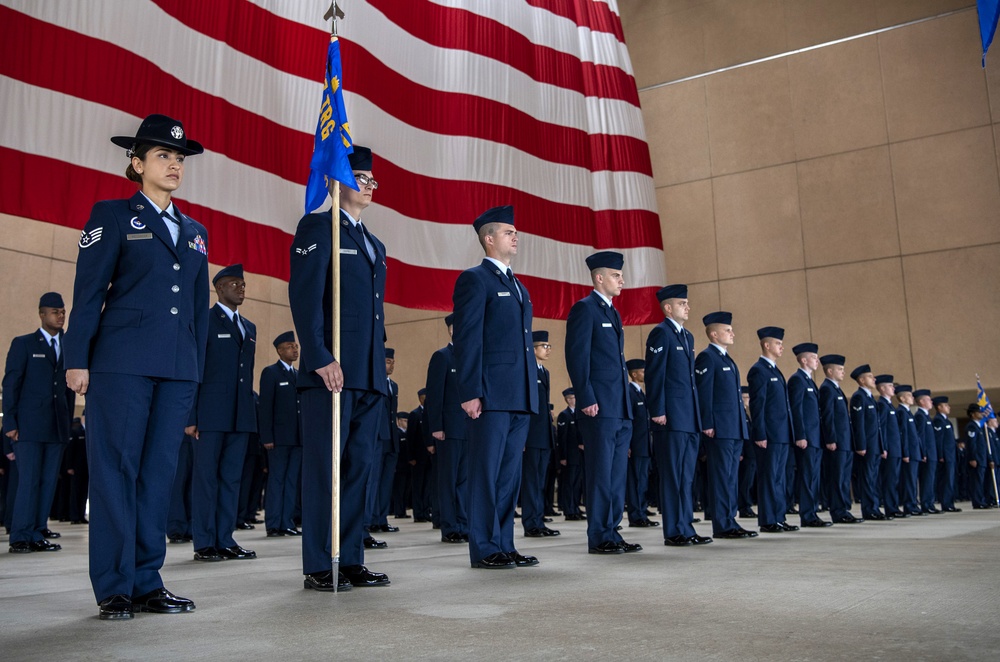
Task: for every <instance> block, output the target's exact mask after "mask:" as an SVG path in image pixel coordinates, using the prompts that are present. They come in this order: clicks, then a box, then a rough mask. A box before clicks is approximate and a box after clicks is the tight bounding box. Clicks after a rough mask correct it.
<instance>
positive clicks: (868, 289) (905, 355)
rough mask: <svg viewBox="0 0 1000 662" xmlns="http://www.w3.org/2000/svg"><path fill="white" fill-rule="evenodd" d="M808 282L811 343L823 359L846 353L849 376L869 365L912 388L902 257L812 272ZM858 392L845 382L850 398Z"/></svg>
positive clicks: (853, 385) (878, 372) (851, 384)
mask: <svg viewBox="0 0 1000 662" xmlns="http://www.w3.org/2000/svg"><path fill="white" fill-rule="evenodd" d="M806 278H807V281H808V296H809V315H810V318H811V320H812V328H813V331H814V332H813V338H812V340H813V342H815V343H817V344H819V349H820V354H843V355H844V356H845V357H847V365H846V368H847V371H848V373H850V371H851V370H853V369H854V368H855V367H856V366H858V365H860V364H862V363H870V364H871V366H872V370H874V371H875V373H876V374H881V373H891V374H892V375H894V376H895V378H896V380H897V381H900V382H904V383H913V382H912V378H913V369H912V366H911V362H910V344H909V327H908V324H907V317H906V301H907V298H908V296H907V297H904V293H903V274H902V267H901V264H900V260H899V258H891V259H887V260H872V261H868V262H859V263H854V264H844V265H838V266H833V267H824V268H821V269H810V270H809V271H808V272H807V274H806ZM908 290H909V288H907V294H908ZM854 388H855V384H854V383H853V382H848V383H845V386H844V390H845V391H847V392H848V393H850V392H852V391H853V390H854Z"/></svg>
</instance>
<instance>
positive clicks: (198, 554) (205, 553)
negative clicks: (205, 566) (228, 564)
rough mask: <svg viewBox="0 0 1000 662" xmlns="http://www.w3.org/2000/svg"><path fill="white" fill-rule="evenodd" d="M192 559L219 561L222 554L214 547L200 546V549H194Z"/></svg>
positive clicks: (210, 561)
mask: <svg viewBox="0 0 1000 662" xmlns="http://www.w3.org/2000/svg"><path fill="white" fill-rule="evenodd" d="M194 560H195V561H206V562H209V563H212V562H215V561H221V560H222V556H220V555H219V550H217V549H216V548H214V547H202V548H201V549H196V550H194Z"/></svg>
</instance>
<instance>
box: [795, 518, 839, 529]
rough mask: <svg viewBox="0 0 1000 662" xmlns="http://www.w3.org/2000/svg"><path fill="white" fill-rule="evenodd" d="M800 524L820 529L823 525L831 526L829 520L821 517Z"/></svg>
mask: <svg viewBox="0 0 1000 662" xmlns="http://www.w3.org/2000/svg"><path fill="white" fill-rule="evenodd" d="M802 526H804V527H809V528H813V529H821V528H823V527H824V526H833V525H832V524H831V523H830V522H827V521H825V520H821V519H811V520H809V521H808V522H802Z"/></svg>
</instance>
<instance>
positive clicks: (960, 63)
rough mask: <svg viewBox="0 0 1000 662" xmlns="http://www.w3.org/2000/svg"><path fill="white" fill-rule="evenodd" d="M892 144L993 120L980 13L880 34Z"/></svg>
mask: <svg viewBox="0 0 1000 662" xmlns="http://www.w3.org/2000/svg"><path fill="white" fill-rule="evenodd" d="M878 42H879V50H880V52H881V55H882V78H883V81H884V89H885V105H886V118H887V121H888V124H889V139H890V140H891V141H892V142H897V141H900V140H908V139H911V138H917V137H921V136H929V135H934V134H938V133H943V132H945V131H954V130H956V129H965V128H968V127H973V126H980V125H982V124H987V123H989V121H990V112H989V100H988V98H987V94H986V79H985V76H984V75H983V71H982V69H981V67H980V64H979V62H980V58H981V56H982V53H981V52H980V46H979V30H978V27H977V19H976V12H975V11H971V12H962V13H960V14H955V15H954V16H949V17H946V18H941V19H937V20H933V21H927V22H925V23H918V24H916V25H911V26H908V27H905V28H900V29H898V30H891V31H889V32H885V33H882V34H880V35H878Z"/></svg>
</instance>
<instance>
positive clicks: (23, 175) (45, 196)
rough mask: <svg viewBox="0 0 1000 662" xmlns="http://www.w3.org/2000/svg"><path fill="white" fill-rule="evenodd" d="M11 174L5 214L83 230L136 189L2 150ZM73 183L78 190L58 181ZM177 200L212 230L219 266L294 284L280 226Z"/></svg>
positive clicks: (4, 185) (120, 180)
mask: <svg viewBox="0 0 1000 662" xmlns="http://www.w3.org/2000/svg"><path fill="white" fill-rule="evenodd" d="M0 159H2V160H3V163H4V171H5V173H7V172H9V174H5V175H4V176H3V177H0V213H4V214H11V215H12V216H22V217H24V218H30V219H35V220H39V221H45V222H47V223H53V224H55V225H61V226H63V227H68V228H74V229H77V230H79V229H82V228H83V226H84V225H85V224H86V223H87V219H88V218H90V210H91V208H92V207H93V205H94V203H95V202H97V201H98V200H108V199H114V198H130V197H132V196H133V195H135V192H136V190H137V189H136V185H135V184H133V183H132V182H129V181H128V180H126V179H125V176H124V173H125V168H124V166H123V167H122V176H121V177H116V176H114V175H108V174H106V173H103V172H99V171H97V170H89V169H87V168H81V167H79V166H75V165H73V164H70V163H65V162H63V161H59V160H56V159H50V158H48V157H44V156H37V155H34V154H25V153H24V152H18V151H16V150H12V149H8V148H6V147H0ZM68 181H72V182H73V185H72V186H53V184H52V183H53V182H68ZM174 201H175V202H176V203H177V206H178V207H179V208H180V210H181V211H182V212H184V213H185V214H187V215H188V216H190V217H191V218H193V219H194V220H196V221H198V222H199V223H201V224H202V225H204V226H205V228H206V229H207V230H208V251H209V259H211V261H212V262H213V263H215V264H233V263H235V262H242V263H243V265H244V266H245V267H246V269H247V271H251V272H253V273H256V274H262V275H264V276H272V277H274V278H280V279H282V280H288V250H289V247H290V246H291V245H292V237H291V235H289V234H287V233H285V232H282V231H281V230H278V229H276V228H272V227H269V226H267V225H260V224H257V223H250V222H248V221H246V220H244V219H242V218H238V217H236V216H232V215H230V214H226V213H224V212H220V211H218V210H215V209H209V208H208V207H204V206H202V205H196V204H193V203H188V202H186V201H185V200H184V199H183V197H180V196H178V197H175V198H174Z"/></svg>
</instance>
